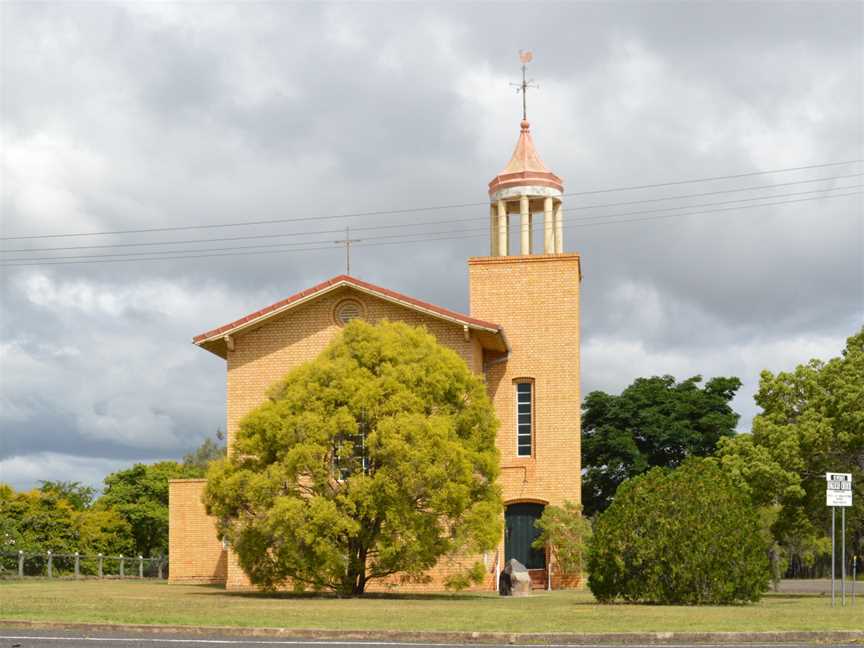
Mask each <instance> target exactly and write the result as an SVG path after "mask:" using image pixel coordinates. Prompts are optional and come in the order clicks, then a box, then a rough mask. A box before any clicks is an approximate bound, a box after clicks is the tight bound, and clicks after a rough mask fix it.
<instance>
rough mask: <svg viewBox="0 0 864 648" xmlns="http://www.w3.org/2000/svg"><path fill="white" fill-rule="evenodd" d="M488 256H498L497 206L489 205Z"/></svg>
mask: <svg viewBox="0 0 864 648" xmlns="http://www.w3.org/2000/svg"><path fill="white" fill-rule="evenodd" d="M489 256H498V206H497V205H489Z"/></svg>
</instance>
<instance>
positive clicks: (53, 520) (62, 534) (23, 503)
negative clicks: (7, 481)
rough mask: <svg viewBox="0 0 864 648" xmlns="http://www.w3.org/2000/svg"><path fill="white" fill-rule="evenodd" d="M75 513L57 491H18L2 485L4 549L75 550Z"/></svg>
mask: <svg viewBox="0 0 864 648" xmlns="http://www.w3.org/2000/svg"><path fill="white" fill-rule="evenodd" d="M75 517H76V510H75V508H74V507H73V506H72V505H71V504H70V503H69V502H68V500H66V499H65V498H63V497H60V496H59V495H58V494H57V493H56V492H53V491H48V492H44V491H40V490H32V491H29V492H26V493H17V492H15V491H14V490H13V489H12V488H10V487H8V486H5V485H4V486H3V487H2V488H0V529H2V530H3V534H4V541H3V545H4V546H3V548H4V550H6V551H10V550H11V551H24V552H33V553H37V552H45V551H47V550H49V549H50V550H51V551H53V552H54V553H65V552H74V551H76V550H77V544H78V534H77V532H76V528H75V527H76V524H75V521H76V520H75Z"/></svg>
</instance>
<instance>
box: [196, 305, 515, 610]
mask: <svg viewBox="0 0 864 648" xmlns="http://www.w3.org/2000/svg"><path fill="white" fill-rule="evenodd" d="M496 428H497V422H496V419H495V415H494V411H493V408H492V405H491V403H490V401H489V398H488V396H487V394H486V388H485V386H484V384H483V381H482V380H481V379H480V378H479V377H477V376H476V375H474V374H473V373H472V372H471V371H470V370H469V369H468V367H467V365H466V364H465V362H464V361H463V360H462V358H460V357H459V356H458V355H457V354H456V353H455V352H453V351H451V350H449V349H446V348H444V347H442V346H440V345H439V344H438V343H437V341H436V340H435V338H434V337H433V336H432V335H430V334H429V333H428V332H426V331H425V330H424V329H421V328H414V327H411V326H408V325H406V324H404V323H390V322H382V323H380V324H377V325H371V324H368V323H365V322H362V321H359V320H354V321H352V322H350V323H349V324H348V325H347V326H346V327H345V329H344V330H343V332H342V334H341V335H340V336H339V337H338V338H337V339H336V340H335V341H334V342H332V343H331V344H330V346H329V347H328V348H327V349H326V350H325V351H324V352H323V353H322V354H321V355H320V356H319V357H318V358H317V359H316V360H314V361H312V362H309V363H307V364H305V365H303V366H301V367H299V368H297V369H295V370H293V371H291V372H290V373H289V374H288V375H287V376H286V377H285V378H284V379H283V380H282V381H280V382H279V383H277V384H276V385H274V387H273V388H272V389H271V392H270V399H269V400H268V401H267V402H265V403H264V404H263V405H261V406H260V407H258V408H257V409H256V410H254V411H253V412H252V413H250V414H249V415H248V416H247V417H246V418H245V419H244V420H243V421H242V422H241V424H240V427H239V430H238V432H237V436H236V438H235V442H234V446H233V448H232V453H231V456H230V457H229V458H228V459H227V460H225V461H221V462H216V463H215V464H213V465H212V467H211V469H210V472H209V474H208V484H207V490H206V495H205V501H206V504H207V507H208V511H209V512H210V513H211V514H212V515H214V516H215V517H216V519H217V520H219V521H220V522H219V529H220V532H221V534H222V535H223V536H224V537H225V538H226V539H227V540H228V541H229V542H230V543H231V545H232V548H233V549H234V551H236V553H237V556H238V559H239V561H240V564H241V566H242V567H243V569H244V570H245V572H246V573H247V574H248V576H249V578H250V580H251V581H252V582H253V583H254V584H255V585H257V586H259V587H262V588H264V589H273V588H276V587H279V586H283V585H286V584H288V583H289V582H290V583H291V584H292V585H293V586H294V587H295V588H298V589H302V588H312V589H331V590H335V591H338V592H341V593H346V594H362V593H363V592H364V590H365V588H366V585H367V583H368V582H369V581H371V580H373V579H381V578H385V577H388V576H392V575H394V574H401V575H402V576H401V577H402V578H404V579H406V580H416V581H420V580H423V579H424V578H425V576H424V572H425V571H427V570H428V569H430V568H431V567H433V566H434V565H435V563H436V562H437V561H438V559H439V558H441V557H443V556H447V555H455V554H456V553H457V552H459V553H462V552H467V553H468V554H471V553H473V552H480V551H484V550H486V549H489V548H491V547H494V546H495V545H496V543H497V542H498V539H499V537H500V533H501V510H502V505H501V498H500V492H499V489H498V487H497V486H496V478H497V476H498V470H499V467H498V452H497V450H496V448H495V431H496ZM481 574H482V571H481V570H480V569H479V568H478V566H477V565H476V564H475V565H472V566H471V567H469V568H467V569H466V570H465V571H464V572H463V573H460V574H457V575H456V576H455V577H454V578H453V579H451V580H450V582H449V585H450V586H452V587H459V586H464V585H465V584H467V582H468V581H469V580H471V579H476V578H477V577H478V576H480V575H481Z"/></svg>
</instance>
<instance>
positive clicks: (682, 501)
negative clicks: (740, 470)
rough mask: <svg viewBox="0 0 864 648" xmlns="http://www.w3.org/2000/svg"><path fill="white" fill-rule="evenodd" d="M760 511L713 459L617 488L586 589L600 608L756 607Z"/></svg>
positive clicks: (764, 561) (761, 567)
mask: <svg viewBox="0 0 864 648" xmlns="http://www.w3.org/2000/svg"><path fill="white" fill-rule="evenodd" d="M768 552H769V546H768V544H767V543H766V541H765V538H764V537H763V534H761V533H760V521H759V514H758V511H757V510H756V509H755V508H754V506H753V505H752V504H751V502H750V499H749V497H748V496H747V495H746V494H745V493H744V492H743V491H742V490H740V488H739V487H738V486H736V485H735V484H734V483H733V482H732V481H731V479H730V478H729V477H727V475H726V474H725V473H724V472H723V470H722V469H721V468H720V467H719V466H718V465H717V463H716V462H715V461H714V460H712V459H691V460H689V461H687V462H685V463H684V464H683V465H682V466H681V467H680V468H677V469H675V470H669V469H667V468H655V469H653V470H651V471H650V472H648V473H646V474H644V475H641V476H639V477H635V478H633V479H630V480H628V481H626V482H624V483H623V484H621V486H620V488H619V489H618V491H617V493H616V495H615V500H614V501H613V503H612V506H610V507H609V509H607V510H606V511H605V512H604V513H603V514H601V515H600V516H599V518H598V519H597V522H596V525H595V528H594V536H593V539H592V542H591V547H590V550H589V556H588V571H589V573H590V577H589V579H588V587H589V588H591V591H592V592H593V593H594V596H595V597H597V600H599V601H601V602H610V601H613V600H615V599H619V598H620V599H624V600H625V601H642V602H651V603H665V604H672V603H674V604H687V605H704V604H730V603H743V602H748V601H758V600H759V599H760V598H761V596H762V594H763V592H765V590H767V589H768V581H769V579H770V567H769V558H768V555H769V553H768Z"/></svg>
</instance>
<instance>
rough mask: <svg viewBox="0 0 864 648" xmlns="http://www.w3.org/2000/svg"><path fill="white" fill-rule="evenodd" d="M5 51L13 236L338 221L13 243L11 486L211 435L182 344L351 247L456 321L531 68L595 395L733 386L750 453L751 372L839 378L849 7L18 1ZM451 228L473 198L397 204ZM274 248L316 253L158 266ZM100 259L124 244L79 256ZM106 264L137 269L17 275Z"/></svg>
mask: <svg viewBox="0 0 864 648" xmlns="http://www.w3.org/2000/svg"><path fill="white" fill-rule="evenodd" d="M0 43H2V44H0V66H2V69H0V71H2V75H0V83H2V93H0V150H2V158H0V165H2V166H0V235H2V236H3V237H15V236H21V235H43V236H47V235H52V234H57V233H80V232H106V231H108V232H114V231H119V230H143V229H152V228H172V227H182V226H189V225H205V224H225V223H236V222H249V221H263V220H274V219H282V220H285V219H303V218H309V217H324V216H326V217H328V218H326V219H319V220H297V221H295V222H280V223H270V224H266V225H257V226H244V227H226V228H212V229H193V230H185V231H161V232H138V233H134V234H133V233H130V234H112V235H100V236H93V237H67V238H35V239H16V240H4V241H2V246H0V247H2V249H3V250H6V251H5V252H4V253H3V256H2V258H3V263H6V264H12V263H18V264H22V265H15V266H12V265H4V267H3V268H2V277H3V281H2V315H0V318H2V319H0V429H2V434H0V480H2V481H6V482H10V483H11V484H13V485H14V486H16V487H18V488H27V487H31V486H34V485H36V483H37V482H38V480H42V479H70V480H78V481H82V482H86V483H91V484H96V485H99V483H100V482H101V480H102V478H103V477H104V475H105V474H106V473H108V472H110V471H112V470H116V469H118V468H121V467H123V466H126V465H129V464H131V463H132V462H135V461H153V460H157V459H160V458H179V457H181V456H182V455H183V453H184V452H187V451H188V450H190V449H192V448H194V447H195V446H197V445H198V444H199V443H200V442H201V441H202V440H203V439H204V438H205V437H206V436H210V435H212V434H213V433H214V431H215V430H216V429H217V428H218V427H220V426H224V411H225V403H224V399H225V393H224V385H225V372H224V363H223V361H222V360H220V359H219V358H217V357H215V356H213V355H211V354H209V353H207V352H206V351H203V350H201V349H198V348H195V347H193V346H192V344H191V338H192V336H193V335H195V334H197V333H200V332H202V331H205V330H208V329H211V328H213V327H214V326H216V325H219V324H222V323H225V322H227V321H231V320H233V319H235V318H236V317H239V316H242V315H244V314H246V313H248V312H250V311H253V310H256V309H258V308H260V307H262V306H264V305H266V304H269V303H271V302H274V301H276V300H278V299H281V298H283V297H285V296H287V295H290V294H292V293H294V292H296V291H298V290H301V289H303V288H306V287H308V286H310V285H313V284H315V283H317V282H319V281H321V280H323V279H327V278H329V277H331V276H333V275H336V274H339V273H341V272H343V271H344V250H343V249H341V248H340V247H339V246H337V245H335V244H333V243H332V241H333V240H335V239H339V238H343V237H344V228H345V226H346V225H350V226H351V227H352V228H354V236H355V237H356V238H360V239H364V241H363V242H362V243H358V244H357V245H356V247H355V248H354V250H353V252H352V274H354V275H356V276H358V277H359V278H361V279H364V280H367V281H371V282H373V283H377V284H380V285H383V286H386V287H388V288H391V289H394V290H398V291H401V292H404V293H407V294H409V295H412V296H415V297H418V298H421V299H425V300H428V301H431V302H434V303H437V304H440V305H442V306H446V307H449V308H453V309H456V310H461V311H466V310H467V265H466V259H467V258H468V257H469V256H472V255H482V254H486V253H487V252H488V209H487V208H486V207H485V206H484V201H486V200H487V196H486V184H487V182H488V181H489V180H490V179H491V178H492V177H493V176H494V175H495V174H496V173H498V172H499V171H500V170H501V168H502V167H503V166H504V164H506V162H507V160H508V159H509V157H510V154H511V152H512V148H513V146H514V144H515V143H516V139H517V136H518V133H519V120H520V119H521V116H522V114H521V113H522V103H521V99H520V97H519V96H518V95H517V94H516V93H515V92H514V88H513V87H512V86H511V83H512V82H518V81H520V80H521V72H520V68H519V66H520V63H519V58H518V50H520V49H530V50H532V51H533V53H534V61H533V62H532V63H531V64H530V68H529V76H531V77H533V78H534V79H536V81H537V83H538V84H539V86H540V87H539V88H538V89H536V90H529V96H528V117H529V120H530V121H531V124H532V134H533V137H534V141H535V143H536V145H537V148H538V150H539V152H540V155H541V156H542V158H543V160H544V162H545V163H546V165H547V166H548V167H549V168H550V169H552V170H553V171H554V172H555V173H556V174H558V175H559V176H561V177H562V178H563V180H564V184H565V192H567V193H568V194H573V195H568V196H567V198H566V202H565V209H566V212H565V236H566V245H565V250H566V251H578V252H580V253H581V254H582V255H583V267H584V282H583V303H582V309H583V310H582V316H583V322H582V326H583V329H582V332H583V361H582V380H583V393H587V392H588V391H590V390H593V389H603V390H607V391H618V390H620V389H622V388H623V387H624V386H626V385H627V384H629V383H630V382H631V381H632V380H633V379H634V378H635V377H637V376H649V375H662V374H672V375H674V376H676V377H678V378H679V379H683V378H686V377H689V376H691V375H694V374H702V375H704V376H706V377H710V376H715V375H735V376H739V377H740V378H741V379H742V380H743V381H744V387H743V389H742V390H741V393H740V394H739V396H738V398H736V400H735V402H734V406H735V408H736V410H737V411H738V412H739V413H741V415H742V419H741V423H740V429H741V430H747V429H749V425H750V419H751V418H752V416H753V415H754V414H755V413H756V411H757V409H756V406H755V405H754V403H753V398H752V397H753V393H754V391H755V389H756V387H757V385H758V376H759V372H760V370H762V369H766V368H767V369H771V370H773V371H778V370H784V369H791V368H792V367H794V366H795V365H796V364H798V363H802V362H805V361H807V360H809V359H810V358H812V357H821V358H828V357H831V356H835V355H837V354H838V353H839V352H840V350H841V349H842V347H843V344H844V341H845V338H846V337H847V336H849V335H851V334H852V333H853V332H854V331H856V330H857V329H858V328H859V327H860V326H861V324H862V322H864V260H862V259H864V216H862V213H864V200H862V196H861V194H860V191H861V187H860V185H861V184H862V183H861V177H862V175H861V174H862V173H864V164H861V163H854V162H853V161H856V160H860V159H862V158H864V5H862V4H861V3H859V2H834V3H831V2H822V3H788V2H786V3H777V2H771V3H755V2H754V3H714V4H706V3H691V4H684V3H656V4H652V3H554V4H552V3H550V4H541V3H530V4H516V3H502V4H488V3H483V4H481V3H476V4H456V3H435V4H432V3H426V4H423V5H420V4H371V3H356V4H324V3H321V4H312V3H309V4H294V3H292V4H288V3H273V2H268V3H230V2H229V3H213V4H209V3H195V2H183V3H171V2H154V3H149V2H134V3H112V2H100V3H75V2H50V3H19V2H6V3H3V4H0ZM841 162H842V163H843V164H836V165H835V164H833V163H841ZM823 164H832V166H823V167H814V168H802V169H800V170H798V171H784V172H781V173H770V174H765V175H757V176H745V177H737V178H729V179H726V180H714V181H703V182H696V183H690V184H680V185H674V184H673V185H669V184H664V183H670V182H678V181H682V180H689V179H700V178H709V177H716V176H730V175H737V174H746V173H750V172H754V171H765V170H777V169H790V168H798V167H813V165H823ZM811 181H813V182H811ZM653 184H660V185H662V186H656V187H652V188H647V189H638V190H635V189H630V190H621V188H624V187H633V186H642V185H653ZM605 189H615V191H609V192H607V193H589V192H595V191H599V190H605ZM745 189H746V190H745ZM739 190H741V191H739ZM693 194H702V195H693ZM681 196H689V197H681ZM732 201H737V202H732ZM439 205H469V206H466V207H452V208H449V209H441V210H432V211H409V210H411V209H414V208H418V207H427V206H439ZM755 205H761V206H755ZM671 207H675V208H676V209H670V208H671ZM721 210H722V211H721ZM357 212H364V213H367V215H365V216H354V217H350V218H329V217H331V216H338V215H340V214H347V213H357ZM371 212H378V213H371ZM380 212H393V213H380ZM687 214H690V215H687ZM454 221H455V222H454ZM376 227H380V229H376ZM363 228H366V229H363ZM432 233H435V234H434V235H433V234H432ZM289 234H290V236H288V235H289ZM409 234H410V235H411V236H409ZM393 235H397V236H403V238H402V239H398V238H396V239H386V238H375V237H382V236H393ZM237 237H264V238H247V239H244V240H236V239H237ZM226 238H233V239H234V240H220V241H215V240H213V239H226ZM208 239H209V240H208ZM428 239H438V240H428ZM181 241H185V242H181ZM395 241H401V243H400V244H388V245H379V244H381V243H385V242H388V243H393V242H395ZM406 241H414V242H406ZM281 242H291V243H295V244H297V247H298V248H318V249H294V250H291V249H290V248H287V247H286V248H284V249H281V250H279V251H276V250H277V248H272V247H271V248H256V249H254V252H255V253H254V254H245V255H237V256H207V257H200V256H199V257H198V258H175V259H167V258H164V257H165V256H168V255H165V254H164V253H162V254H160V251H162V250H166V249H177V250H181V249H182V250H203V249H205V248H206V249H212V248H225V250H223V251H224V252H230V253H233V252H237V251H241V250H239V248H240V246H251V245H256V244H257V245H264V244H270V245H273V244H275V243H281ZM142 243H147V245H139V244H142ZM156 243H159V244H160V245H155V244H156ZM372 243H375V245H372ZM109 244H111V245H117V244H123V245H127V244H135V245H127V246H126V247H114V248H105V247H103V248H96V247H90V248H86V249H82V248H81V246H86V245H89V246H97V245H99V246H105V245H109ZM151 244H154V245H151ZM46 248H70V249H62V250H46ZM321 248H324V249H321ZM11 250H21V251H16V252H12V251H11ZM40 250H41V251H40ZM247 251H252V250H247ZM107 254H127V255H130V256H126V257H104V256H103V257H99V259H98V260H97V261H98V262H95V263H90V262H88V263H80V262H79V261H81V260H82V259H77V260H76V259H71V258H65V259H63V260H65V261H75V262H74V263H67V264H59V265H57V264H56V263H57V261H55V262H54V263H55V264H54V265H50V264H46V263H45V262H44V261H38V262H35V264H34V265H23V264H25V263H28V262H26V261H14V259H44V258H46V257H76V256H77V257H87V258H85V259H83V260H87V261H91V260H94V259H93V256H94V255H107ZM134 255H137V257H136V256H134ZM160 256H161V257H162V258H160V259H158V260H146V259H152V258H156V257H160ZM178 256H185V257H195V256H196V253H195V252H191V251H190V252H187V253H184V254H183V255H178ZM119 258H122V259H123V260H122V261H118V259H119ZM130 259H132V260H130Z"/></svg>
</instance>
